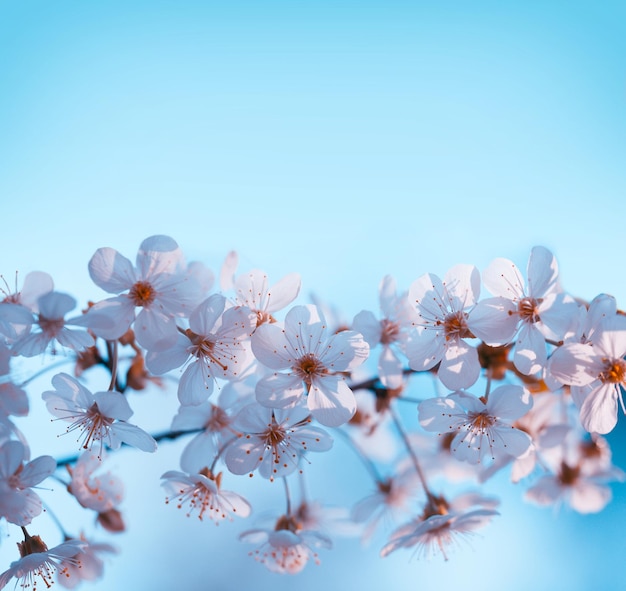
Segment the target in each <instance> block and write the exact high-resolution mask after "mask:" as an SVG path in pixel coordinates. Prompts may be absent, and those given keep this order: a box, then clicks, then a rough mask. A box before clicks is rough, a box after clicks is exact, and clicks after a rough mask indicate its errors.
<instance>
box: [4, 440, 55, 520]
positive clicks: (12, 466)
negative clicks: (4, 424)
mask: <svg viewBox="0 0 626 591" xmlns="http://www.w3.org/2000/svg"><path fill="white" fill-rule="evenodd" d="M27 457H28V450H27V448H26V446H25V445H24V444H23V443H22V442H21V441H17V440H8V441H5V442H4V443H2V446H0V517H4V518H5V519H6V520H7V521H8V522H9V523H14V524H16V525H28V524H29V523H30V522H31V521H32V520H33V518H34V517H37V515H39V514H40V513H41V509H42V507H41V499H40V498H39V495H37V493H35V492H34V491H33V490H31V488H32V487H34V486H36V485H38V484H39V483H41V482H43V481H44V480H45V479H46V478H48V476H51V475H52V474H53V472H54V471H55V470H56V467H57V463H56V460H55V459H54V458H52V457H51V456H39V457H38V458H35V459H34V460H32V461H30V462H28V461H26V460H27Z"/></svg>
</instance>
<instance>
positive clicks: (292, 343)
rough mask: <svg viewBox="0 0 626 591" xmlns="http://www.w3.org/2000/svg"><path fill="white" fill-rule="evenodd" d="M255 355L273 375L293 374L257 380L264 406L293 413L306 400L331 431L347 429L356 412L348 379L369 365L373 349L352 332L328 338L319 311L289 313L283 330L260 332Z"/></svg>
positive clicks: (307, 309)
mask: <svg viewBox="0 0 626 591" xmlns="http://www.w3.org/2000/svg"><path fill="white" fill-rule="evenodd" d="M252 351H253V353H254V355H255V356H256V358H257V359H258V360H259V361H260V362H261V363H262V364H264V365H266V366H267V367H269V368H270V369H273V370H289V371H287V373H279V372H276V373H274V374H273V375H271V376H268V377H265V378H262V379H260V380H259V382H258V384H257V387H256V396H257V401H258V402H259V403H260V404H263V405H264V406H268V407H272V408H289V407H292V406H295V405H297V404H300V403H301V402H302V401H303V399H304V397H306V403H307V406H308V408H309V411H310V412H311V413H312V415H313V417H314V418H315V419H317V420H318V421H319V422H320V423H322V424H323V425H326V426H329V427H337V426H339V425H342V424H344V423H346V422H347V421H349V420H350V418H351V417H352V416H353V415H354V413H355V412H356V400H355V398H354V393H353V392H352V390H351V389H350V387H349V386H348V384H347V383H346V376H345V375H344V373H345V372H350V371H352V370H353V369H355V368H356V367H358V366H359V365H361V363H363V362H364V361H365V359H366V358H367V355H368V353H369V346H368V345H367V343H366V342H365V341H364V340H363V336H362V335H361V334H359V333H357V332H354V331H342V332H339V333H337V334H329V331H328V327H327V325H326V321H325V320H324V318H323V317H322V316H321V311H320V310H319V309H318V308H316V307H315V306H294V307H293V308H291V310H289V312H288V313H287V316H286V317H285V322H284V328H283V327H281V326H279V325H278V323H275V324H262V325H261V326H259V327H258V328H257V330H256V331H255V333H254V335H253V336H252Z"/></svg>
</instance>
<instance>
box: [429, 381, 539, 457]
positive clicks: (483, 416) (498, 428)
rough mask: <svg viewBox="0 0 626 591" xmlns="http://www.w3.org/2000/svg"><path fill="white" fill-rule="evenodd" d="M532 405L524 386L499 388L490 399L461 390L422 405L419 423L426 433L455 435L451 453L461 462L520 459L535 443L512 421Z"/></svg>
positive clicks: (492, 393) (432, 399)
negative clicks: (499, 458)
mask: <svg viewBox="0 0 626 591" xmlns="http://www.w3.org/2000/svg"><path fill="white" fill-rule="evenodd" d="M532 403H533V400H532V397H531V395H530V393H529V392H528V390H526V389H525V388H523V387H522V386H509V385H505V386H500V387H498V388H496V389H495V390H493V392H491V394H489V398H488V399H487V400H485V399H482V398H477V397H476V396H473V395H471V394H468V393H467V392H462V391H458V392H453V393H452V394H449V395H448V396H446V397H440V398H430V399H428V400H424V401H423V402H420V404H419V405H418V413H419V422H420V424H421V425H422V427H423V428H424V429H426V430H427V431H434V432H437V433H439V434H442V433H455V436H454V439H453V440H452V443H451V444H450V450H451V452H452V454H453V455H454V456H455V457H456V458H457V459H459V460H465V461H468V462H471V463H478V462H480V461H481V460H482V459H484V458H487V457H490V458H491V459H492V460H496V459H497V458H498V457H499V456H501V455H505V456H513V457H516V458H517V457H521V456H523V455H524V454H526V453H528V452H529V450H530V448H531V446H532V440H531V438H530V437H529V436H528V434H526V433H524V432H523V431H520V430H519V429H516V428H515V427H513V426H512V422H513V421H515V420H516V419H519V418H520V417H522V416H523V415H524V414H525V413H526V412H527V411H528V410H530V408H531V407H532Z"/></svg>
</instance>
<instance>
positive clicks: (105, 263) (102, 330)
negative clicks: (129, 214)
mask: <svg viewBox="0 0 626 591" xmlns="http://www.w3.org/2000/svg"><path fill="white" fill-rule="evenodd" d="M89 275H90V276H91V278H92V280H93V281H94V283H95V284H96V285H97V286H98V287H100V288H102V289H103V290H104V291H106V292H108V293H114V294H119V295H117V296H116V297H113V298H108V299H105V300H102V301H101V302H97V303H96V304H94V305H93V306H92V307H91V308H90V309H89V312H88V314H87V318H88V320H89V321H90V324H89V326H90V328H91V329H92V330H93V332H94V333H95V334H96V335H97V336H100V337H102V338H105V339H108V340H114V339H118V338H119V337H121V336H122V335H123V334H124V333H125V332H126V331H127V330H128V329H129V328H130V326H131V324H133V322H134V325H133V328H134V332H135V336H136V338H137V342H138V343H139V344H140V345H141V346H142V347H145V348H146V349H150V350H155V351H156V350H164V349H167V348H168V347H170V346H172V345H173V344H174V343H175V342H176V338H177V334H178V332H177V329H176V321H175V319H176V318H180V317H186V316H188V315H189V313H190V312H191V311H192V310H193V308H194V307H195V306H196V305H197V304H198V303H199V301H200V298H201V294H202V289H201V283H200V282H199V281H198V279H197V278H196V276H195V274H194V273H192V272H188V271H187V268H186V265H185V261H184V257H183V253H182V251H181V249H180V248H179V246H178V244H177V243H176V241H175V240H173V239H172V238H170V237H169V236H151V237H149V238H146V239H145V240H144V241H143V242H142V243H141V246H140V247H139V251H138V253H137V258H136V264H135V265H134V266H133V264H132V263H131V262H130V261H129V260H128V259H127V258H126V257H124V256H122V255H121V254H120V253H119V252H117V251H116V250H114V249H113V248H108V247H106V248H99V249H98V250H97V251H96V252H95V254H94V255H93V256H92V257H91V260H90V261H89ZM137 308H141V310H140V311H139V313H138V314H137V315H136V317H135V310H136V309H137Z"/></svg>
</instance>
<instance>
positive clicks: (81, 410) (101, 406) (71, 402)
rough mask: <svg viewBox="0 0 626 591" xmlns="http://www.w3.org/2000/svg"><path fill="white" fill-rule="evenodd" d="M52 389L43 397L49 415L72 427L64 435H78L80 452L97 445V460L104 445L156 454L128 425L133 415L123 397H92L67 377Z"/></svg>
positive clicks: (147, 439) (143, 435)
mask: <svg viewBox="0 0 626 591" xmlns="http://www.w3.org/2000/svg"><path fill="white" fill-rule="evenodd" d="M52 386H53V387H54V388H55V389H54V390H49V391H46V392H44V393H43V394H42V398H43V399H44V400H45V401H46V406H47V408H48V411H49V412H50V413H51V414H53V415H54V416H55V417H58V418H59V419H61V420H63V421H67V422H69V423H71V424H70V426H69V427H68V428H67V429H66V432H67V433H70V432H72V431H76V430H78V431H80V435H79V438H78V441H79V442H81V447H82V448H83V449H91V447H92V445H93V444H94V443H96V442H98V443H99V446H100V452H99V454H98V455H99V456H100V457H102V449H103V446H104V445H105V444H106V445H108V446H109V447H110V448H112V449H116V448H118V447H120V445H121V444H122V443H126V444H127V445H131V446H133V447H136V448H138V449H140V450H142V451H147V452H153V451H156V448H157V444H156V441H155V440H154V439H153V438H152V436H151V435H149V434H148V433H146V432H145V431H144V430H143V429H140V428H139V427H137V426H136V425H131V424H130V423H128V422H127V420H128V419H129V418H130V417H131V416H132V414H133V411H132V410H131V408H130V405H129V404H128V400H127V399H126V397H125V396H124V395H123V394H120V393H119V392H114V391H108V392H96V393H95V394H92V393H91V392H90V391H89V390H88V389H87V388H86V387H85V386H83V385H82V384H81V383H80V382H79V381H78V380H77V379H75V378H73V377H72V376H70V375H68V374H66V373H60V374H57V375H56V376H54V377H53V378H52ZM81 440H82V441H81Z"/></svg>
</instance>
